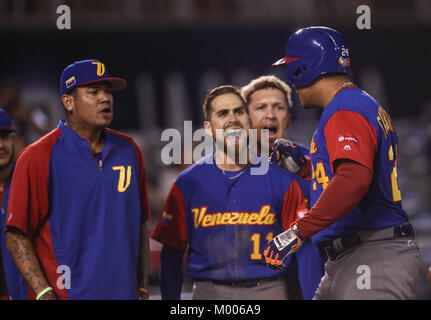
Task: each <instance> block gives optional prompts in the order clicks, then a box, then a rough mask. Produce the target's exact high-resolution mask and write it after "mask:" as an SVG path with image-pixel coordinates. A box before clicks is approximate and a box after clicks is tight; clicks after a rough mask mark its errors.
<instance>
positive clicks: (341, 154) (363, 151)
mask: <svg viewBox="0 0 431 320" xmlns="http://www.w3.org/2000/svg"><path fill="white" fill-rule="evenodd" d="M324 134H325V140H326V147H327V150H328V154H329V160H330V163H331V166H333V163H334V161H336V160H339V159H349V160H353V161H355V162H358V163H360V164H362V165H363V166H365V167H367V168H368V169H370V170H371V171H373V159H374V155H375V154H376V150H377V133H376V130H375V129H374V127H373V126H372V125H371V124H370V123H369V122H368V121H367V120H366V119H365V118H364V117H363V116H362V115H361V114H359V113H357V112H353V111H337V112H335V113H334V114H333V115H332V116H331V118H330V119H329V120H328V122H327V123H326V126H325V129H324ZM332 171H333V172H334V168H332Z"/></svg>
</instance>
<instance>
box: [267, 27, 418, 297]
mask: <svg viewBox="0 0 431 320" xmlns="http://www.w3.org/2000/svg"><path fill="white" fill-rule="evenodd" d="M275 64H286V70H287V77H288V79H289V81H291V82H292V84H293V85H295V87H296V89H297V92H298V95H299V98H300V100H301V103H302V105H303V107H304V108H309V107H319V108H322V109H323V112H322V114H321V118H320V122H319V125H318V127H317V129H316V131H315V132H314V135H313V138H312V141H311V146H310V155H311V160H310V161H307V160H306V159H305V158H304V156H303V155H302V153H301V152H300V150H299V148H297V147H296V146H295V145H294V144H293V143H291V142H290V141H288V140H284V141H281V142H276V143H275V146H274V149H275V150H276V152H275V153H274V160H278V159H279V160H280V161H281V162H282V164H283V166H284V167H285V168H287V169H288V170H290V171H292V172H298V174H299V175H301V176H304V177H310V178H311V198H310V205H311V209H310V210H309V211H308V213H306V214H305V215H304V217H303V218H300V219H297V220H296V221H295V222H294V223H293V224H292V225H291V227H290V228H289V229H288V230H286V231H285V232H283V233H281V234H280V235H278V236H277V237H275V238H274V239H273V240H272V241H271V242H270V244H269V245H268V247H267V249H266V250H265V259H266V261H267V263H268V265H270V266H271V267H274V268H282V266H283V260H284V259H285V258H286V256H288V255H289V254H291V253H293V252H295V251H296V250H297V249H298V248H299V247H300V246H301V245H302V243H303V242H304V240H306V239H309V238H310V237H312V236H313V237H312V241H313V242H314V243H316V244H317V245H318V246H320V247H321V248H323V249H324V250H325V252H326V254H327V255H328V258H329V261H328V262H327V264H326V265H325V271H326V272H325V275H324V277H323V278H322V281H321V283H320V285H319V288H318V289H317V291H316V294H315V297H314V299H413V298H415V295H416V283H417V280H418V276H419V271H420V254H419V249H418V246H417V243H416V242H415V240H414V230H413V227H412V225H411V224H410V223H409V219H408V216H407V214H406V212H405V211H404V210H403V209H402V206H401V193H400V190H399V187H398V182H397V151H398V139H397V135H396V132H395V127H394V125H393V123H392V120H391V118H390V117H389V115H388V114H387V112H386V111H385V110H384V109H383V108H382V107H381V106H380V105H379V103H378V102H377V101H376V100H374V99H373V98H372V97H371V96H369V95H368V94H367V93H366V92H364V91H363V90H361V89H360V88H358V86H356V85H355V84H353V83H352V82H350V81H349V78H348V74H349V72H350V53H349V49H348V47H347V45H346V42H345V40H344V38H343V36H342V35H341V34H340V33H339V32H337V31H335V30H333V29H330V28H325V27H309V28H305V29H301V30H298V31H297V32H295V33H294V34H293V35H291V37H290V38H289V40H288V42H287V47H286V57H284V58H282V59H281V60H279V61H278V62H276V63H275ZM277 154H278V155H281V157H276V155H277Z"/></svg>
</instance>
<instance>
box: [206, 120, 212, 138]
mask: <svg viewBox="0 0 431 320" xmlns="http://www.w3.org/2000/svg"><path fill="white" fill-rule="evenodd" d="M204 128H205V132H206V133H207V134H209V135H210V136H212V135H213V133H212V131H211V122H210V121H208V120H205V121H204Z"/></svg>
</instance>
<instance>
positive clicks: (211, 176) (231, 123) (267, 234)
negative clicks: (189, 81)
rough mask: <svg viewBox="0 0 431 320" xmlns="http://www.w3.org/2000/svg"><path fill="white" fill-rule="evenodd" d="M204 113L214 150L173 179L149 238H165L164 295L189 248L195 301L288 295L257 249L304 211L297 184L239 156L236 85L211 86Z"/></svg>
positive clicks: (243, 111) (175, 288) (241, 133)
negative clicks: (259, 169)
mask: <svg viewBox="0 0 431 320" xmlns="http://www.w3.org/2000/svg"><path fill="white" fill-rule="evenodd" d="M203 110H204V115H205V122H204V127H205V129H206V130H207V132H208V134H210V135H211V136H212V137H213V139H214V142H215V152H214V153H212V154H209V155H207V156H206V157H204V158H202V159H201V160H199V161H198V162H196V163H195V164H194V165H192V166H191V167H189V168H188V169H186V170H185V171H183V172H182V173H181V174H180V175H179V176H178V177H177V179H176V180H175V182H174V184H173V186H172V188H171V191H170V193H169V195H168V198H167V200H166V203H165V206H164V212H163V214H162V217H161V219H160V220H159V222H158V224H157V226H156V228H155V230H154V233H153V235H152V237H153V238H154V239H155V240H157V241H159V242H161V243H163V247H162V251H161V269H160V287H161V294H162V298H163V299H179V298H180V293H181V286H182V259H183V255H184V252H187V253H186V254H187V258H186V272H187V275H188V277H190V278H193V279H194V285H193V292H192V299H197V300H218V299H224V300H243V299H248V300H255V299H259V300H262V299H269V300H277V299H287V298H288V297H287V293H286V283H285V281H284V279H283V278H282V275H283V273H282V271H276V270H271V269H269V268H267V267H266V266H265V261H264V260H263V255H262V253H263V249H264V248H265V247H266V246H267V244H268V242H269V241H270V240H271V239H272V237H273V235H275V234H278V233H280V232H281V231H282V230H284V228H286V227H287V226H289V224H290V223H291V222H293V221H294V219H295V217H296V215H297V212H298V211H305V210H306V207H305V203H304V199H303V195H302V192H301V189H300V187H299V185H298V182H297V181H296V180H295V179H294V178H293V175H291V174H290V173H289V174H286V173H288V172H287V171H285V170H284V169H282V168H281V167H279V166H277V165H271V166H269V168H268V172H267V173H266V174H263V175H256V174H253V168H254V167H256V165H254V164H252V163H251V162H250V161H249V160H247V161H244V163H242V162H241V161H239V159H240V158H241V152H244V151H245V152H247V154H248V130H249V128H250V123H249V116H248V113H247V108H246V106H245V103H244V101H243V99H242V97H241V94H240V91H239V89H237V88H236V87H233V86H221V87H217V88H215V89H213V90H212V91H210V92H209V93H208V95H207V97H206V99H205V102H204V104H203ZM266 161H268V160H266Z"/></svg>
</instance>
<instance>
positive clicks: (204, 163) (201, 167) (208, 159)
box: [175, 154, 213, 183]
mask: <svg viewBox="0 0 431 320" xmlns="http://www.w3.org/2000/svg"><path fill="white" fill-rule="evenodd" d="M212 160H213V154H210V155H207V156H205V157H203V158H201V159H199V160H198V161H196V162H195V163H194V164H192V165H191V166H190V167H188V168H187V169H185V170H183V171H181V172H180V174H179V175H178V177H177V179H176V180H175V182H176V183H178V182H183V181H190V180H194V179H200V178H202V174H203V173H204V171H206V170H207V169H208V167H209V165H211V164H212ZM203 177H204V178H205V176H203Z"/></svg>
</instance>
